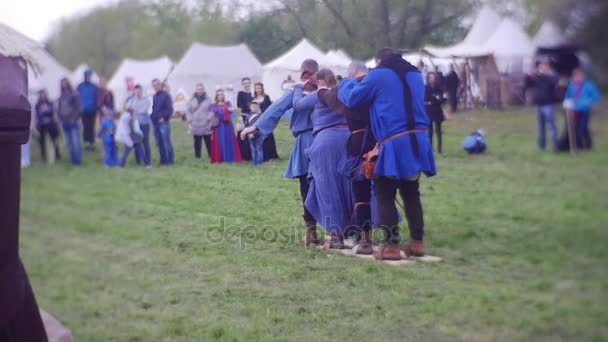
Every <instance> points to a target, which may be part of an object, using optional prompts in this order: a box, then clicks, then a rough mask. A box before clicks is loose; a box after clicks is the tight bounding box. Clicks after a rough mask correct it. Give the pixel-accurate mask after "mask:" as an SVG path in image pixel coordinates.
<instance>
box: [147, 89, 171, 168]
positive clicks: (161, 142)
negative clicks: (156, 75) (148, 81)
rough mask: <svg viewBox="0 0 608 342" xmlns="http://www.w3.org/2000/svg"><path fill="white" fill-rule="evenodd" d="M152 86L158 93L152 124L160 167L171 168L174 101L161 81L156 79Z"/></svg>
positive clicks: (151, 116) (154, 99)
mask: <svg viewBox="0 0 608 342" xmlns="http://www.w3.org/2000/svg"><path fill="white" fill-rule="evenodd" d="M152 86H153V87H154V90H155V91H156V93H155V94H154V98H153V99H152V115H150V118H151V119H152V123H153V124H154V137H155V139H156V145H158V153H159V155H160V165H161V166H163V165H165V166H169V165H173V163H174V155H173V144H172V143H171V115H173V100H171V95H169V93H167V92H166V91H165V90H164V89H163V84H162V83H161V81H160V80H158V79H154V80H153V81H152Z"/></svg>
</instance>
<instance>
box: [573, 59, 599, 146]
mask: <svg viewBox="0 0 608 342" xmlns="http://www.w3.org/2000/svg"><path fill="white" fill-rule="evenodd" d="M600 99H601V96H600V91H599V90H598V89H597V87H596V86H595V84H594V83H593V81H591V80H588V79H587V76H586V74H585V71H583V69H576V70H574V73H573V74H572V81H570V84H569V85H568V89H566V98H565V101H564V107H565V108H566V109H567V110H568V111H569V115H571V116H573V117H574V122H575V125H574V126H575V132H576V145H577V147H578V148H581V149H584V150H591V148H592V147H593V141H592V139H591V131H590V129H589V123H590V121H591V108H592V107H593V105H594V104H596V103H598V102H599V101H600Z"/></svg>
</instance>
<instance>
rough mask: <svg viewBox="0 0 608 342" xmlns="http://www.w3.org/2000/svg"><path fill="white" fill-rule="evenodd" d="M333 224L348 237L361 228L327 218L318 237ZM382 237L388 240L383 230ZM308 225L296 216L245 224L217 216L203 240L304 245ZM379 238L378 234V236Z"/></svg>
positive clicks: (244, 244) (242, 244)
mask: <svg viewBox="0 0 608 342" xmlns="http://www.w3.org/2000/svg"><path fill="white" fill-rule="evenodd" d="M322 227H330V228H332V230H333V229H336V230H341V231H343V232H344V235H345V237H352V236H354V235H356V233H357V232H359V231H360V229H359V227H358V226H356V225H349V226H347V227H345V228H344V229H343V230H342V229H340V228H339V226H338V225H336V224H333V223H332V220H331V218H326V219H325V221H324V222H323V224H317V234H318V238H319V239H320V240H321V241H323V240H324V238H325V235H326V232H325V229H323V228H322ZM377 231H378V232H382V233H381V235H382V237H380V239H382V240H383V239H384V233H383V230H381V229H378V230H377ZM304 233H305V228H304V222H303V221H302V219H296V218H292V219H289V220H288V221H287V222H285V223H282V224H264V225H255V224H248V223H243V222H242V220H240V219H235V218H227V217H224V216H219V217H217V222H216V223H215V224H210V225H205V226H203V227H201V231H200V234H202V236H201V238H202V240H203V242H205V243H210V244H230V245H238V246H239V247H240V248H241V249H244V248H246V247H247V246H248V245H254V244H256V243H264V244H277V245H288V244H293V245H300V246H303V244H302V240H303V238H304ZM376 237H377V238H378V236H376Z"/></svg>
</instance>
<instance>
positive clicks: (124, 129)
mask: <svg viewBox="0 0 608 342" xmlns="http://www.w3.org/2000/svg"><path fill="white" fill-rule="evenodd" d="M143 137H144V133H143V132H142V131H141V128H140V125H139V121H138V120H137V119H136V118H135V117H134V116H133V114H132V113H131V112H130V111H125V112H124V113H122V115H121V116H120V121H119V122H118V127H117V129H116V141H118V142H121V143H123V144H124V150H123V153H122V158H121V160H120V167H125V165H126V164H127V158H129V153H131V150H133V149H134V150H135V153H137V155H139V156H140V157H142V159H143V160H144V165H145V166H146V168H150V167H151V166H150V158H148V156H147V155H146V152H145V151H144V147H143Z"/></svg>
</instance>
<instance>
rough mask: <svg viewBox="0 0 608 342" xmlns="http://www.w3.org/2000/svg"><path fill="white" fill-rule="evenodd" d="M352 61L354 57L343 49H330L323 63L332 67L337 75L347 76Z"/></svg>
mask: <svg viewBox="0 0 608 342" xmlns="http://www.w3.org/2000/svg"><path fill="white" fill-rule="evenodd" d="M352 61H353V60H352V58H350V56H348V54H347V53H346V52H344V51H342V50H329V51H328V52H327V53H326V54H325V59H324V61H321V63H324V65H323V66H325V67H328V68H330V69H332V70H333V71H334V73H335V74H336V75H342V76H346V74H347V72H348V66H349V65H350V63H351V62H352Z"/></svg>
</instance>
